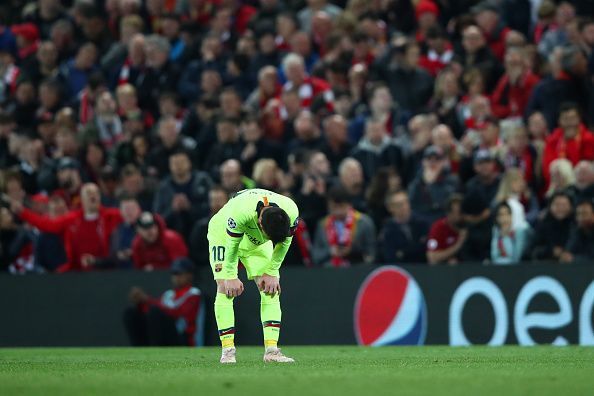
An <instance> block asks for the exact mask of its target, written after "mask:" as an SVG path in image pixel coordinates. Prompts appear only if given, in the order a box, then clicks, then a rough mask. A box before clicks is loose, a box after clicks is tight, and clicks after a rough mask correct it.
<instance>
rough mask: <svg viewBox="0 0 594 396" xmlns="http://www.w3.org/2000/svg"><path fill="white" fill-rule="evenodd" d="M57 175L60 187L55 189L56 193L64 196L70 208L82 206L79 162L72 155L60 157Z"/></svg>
mask: <svg viewBox="0 0 594 396" xmlns="http://www.w3.org/2000/svg"><path fill="white" fill-rule="evenodd" d="M56 176H57V182H58V186H59V187H60V188H59V189H57V190H56V191H54V194H57V195H59V196H61V197H62V198H64V200H65V201H66V205H67V206H68V209H71V210H73V209H79V208H80V206H81V197H80V190H81V187H82V177H81V174H80V164H79V162H78V161H77V160H75V159H73V158H70V157H62V158H60V159H59V160H58V163H57V167H56ZM39 177H40V178H41V177H42V176H41V175H40V176H39Z"/></svg>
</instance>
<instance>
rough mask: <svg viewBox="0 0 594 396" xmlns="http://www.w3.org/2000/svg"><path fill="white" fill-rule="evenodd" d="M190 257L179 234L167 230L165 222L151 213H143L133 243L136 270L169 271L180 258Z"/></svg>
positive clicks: (133, 259) (133, 258)
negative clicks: (172, 264)
mask: <svg viewBox="0 0 594 396" xmlns="http://www.w3.org/2000/svg"><path fill="white" fill-rule="evenodd" d="M187 256H188V248H187V247H186V244H185V242H184V240H183V238H182V237H181V235H179V234H178V233H177V232H175V231H173V230H170V229H167V227H166V226H165V221H163V219H162V218H161V217H160V216H158V215H154V214H152V213H151V212H143V213H142V214H141V215H140V217H139V218H138V220H137V222H136V237H134V240H133V241H132V261H133V262H134V268H136V269H143V270H145V271H152V270H155V269H167V268H169V267H171V263H172V262H173V261H174V260H175V259H177V258H180V257H187Z"/></svg>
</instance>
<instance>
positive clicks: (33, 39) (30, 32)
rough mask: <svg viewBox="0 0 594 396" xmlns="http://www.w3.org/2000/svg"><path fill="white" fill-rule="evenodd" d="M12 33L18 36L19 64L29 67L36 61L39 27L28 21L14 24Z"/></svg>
mask: <svg viewBox="0 0 594 396" xmlns="http://www.w3.org/2000/svg"><path fill="white" fill-rule="evenodd" d="M12 34H14V36H15V37H16V43H17V47H18V55H19V64H20V65H21V66H22V67H24V68H26V69H29V68H30V67H31V66H32V65H33V63H34V62H35V57H36V54H37V49H38V48H39V29H38V28H37V26H35V25H34V24H33V23H30V22H26V23H22V24H20V25H13V26H12Z"/></svg>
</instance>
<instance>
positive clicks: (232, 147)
mask: <svg viewBox="0 0 594 396" xmlns="http://www.w3.org/2000/svg"><path fill="white" fill-rule="evenodd" d="M216 131H217V141H216V143H215V144H214V145H213V146H212V147H211V148H210V150H209V153H208V154H207V156H206V159H205V161H204V169H205V170H206V171H207V172H209V173H210V174H211V175H213V176H214V175H215V174H216V171H217V170H218V168H219V166H220V165H221V164H222V163H223V162H224V161H226V160H228V159H233V158H240V157H241V154H242V153H243V151H244V147H245V145H244V143H243V142H242V141H241V136H240V134H239V119H237V118H227V117H224V118H220V119H219V120H218V121H217V123H216Z"/></svg>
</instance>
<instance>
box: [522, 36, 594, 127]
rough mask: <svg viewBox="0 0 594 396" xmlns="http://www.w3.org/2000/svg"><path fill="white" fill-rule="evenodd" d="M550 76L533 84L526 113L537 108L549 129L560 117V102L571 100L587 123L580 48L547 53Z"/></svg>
mask: <svg viewBox="0 0 594 396" xmlns="http://www.w3.org/2000/svg"><path fill="white" fill-rule="evenodd" d="M549 57H550V59H549V65H550V67H551V77H550V78H546V79H544V80H542V81H541V82H540V83H538V84H537V85H536V87H534V90H533V91H532V97H531V98H530V101H529V102H528V106H527V109H526V113H527V114H532V113H534V112H536V111H540V112H542V113H543V114H544V116H545V118H546V120H547V125H548V126H549V127H550V128H551V129H552V128H553V127H554V126H556V125H557V121H559V119H560V116H561V114H560V110H561V105H562V104H563V103H565V102H574V103H576V104H577V108H578V109H579V112H580V113H581V114H584V115H585V116H586V118H587V121H588V122H591V121H592V119H591V115H590V111H589V107H588V106H591V104H590V105H589V92H590V90H591V88H588V87H589V86H590V85H589V84H590V82H586V81H585V74H586V73H587V60H586V58H585V56H584V55H583V53H582V51H581V50H580V49H579V48H577V47H575V46H573V47H567V48H565V47H556V48H555V50H554V51H553V52H552V53H551V55H550V56H549Z"/></svg>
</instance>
